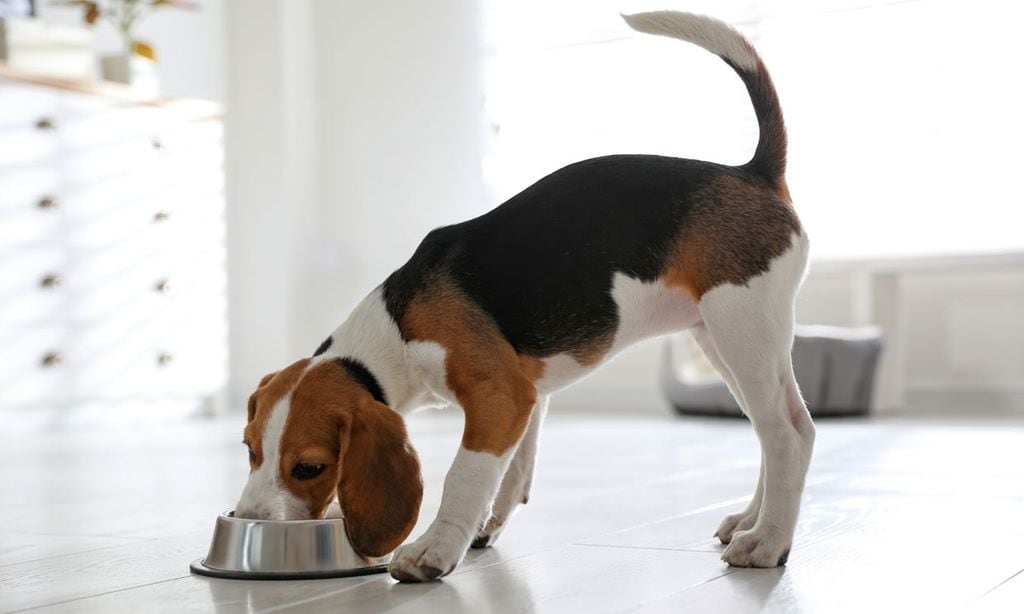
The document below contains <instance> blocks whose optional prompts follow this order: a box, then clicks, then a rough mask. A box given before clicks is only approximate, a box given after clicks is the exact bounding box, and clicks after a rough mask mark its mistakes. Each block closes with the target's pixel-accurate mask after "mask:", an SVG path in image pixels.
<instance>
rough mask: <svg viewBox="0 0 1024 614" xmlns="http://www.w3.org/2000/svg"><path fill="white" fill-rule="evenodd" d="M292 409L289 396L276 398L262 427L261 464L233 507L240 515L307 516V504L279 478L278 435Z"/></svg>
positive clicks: (284, 517)
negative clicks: (276, 400) (277, 399)
mask: <svg viewBox="0 0 1024 614" xmlns="http://www.w3.org/2000/svg"><path fill="white" fill-rule="evenodd" d="M290 408H291V395H287V396H285V397H284V398H282V399H281V400H279V401H278V402H277V403H276V404H275V405H274V407H273V408H272V409H271V411H270V417H269V418H268V419H267V423H266V426H264V427H263V433H262V435H261V438H262V444H263V445H262V449H263V463H261V464H260V466H259V467H257V468H256V471H253V472H252V473H251V474H250V475H249V481H248V482H246V484H245V488H244V489H243V490H242V496H241V498H240V499H239V500H238V505H236V506H235V515H236V516H238V517H240V518H257V519H261V520H302V519H307V518H309V517H310V510H309V505H308V504H307V503H306V502H305V501H302V500H301V499H299V498H298V497H296V496H295V495H293V494H292V493H291V492H290V491H289V490H288V489H287V488H286V487H285V485H284V482H283V481H282V480H281V474H280V471H281V436H282V435H283V434H284V425H285V422H286V421H287V420H288V412H289V410H290Z"/></svg>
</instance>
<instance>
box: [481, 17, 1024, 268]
mask: <svg viewBox="0 0 1024 614" xmlns="http://www.w3.org/2000/svg"><path fill="white" fill-rule="evenodd" d="M681 4H682V3H681ZM1021 6H1022V5H1020V4H1019V3H1016V2H1005V1H999V0H973V1H971V2H966V1H959V2H953V1H943V0H916V1H915V0H910V1H888V2H883V1H876V2H871V1H863V2H857V1H855V0H828V1H821V0H819V1H814V2H812V1H810V0H803V1H783V0H764V1H760V2H758V1H747V2H742V1H735V0H732V1H730V0H724V1H723V0H719V1H718V2H686V3H685V6H682V5H680V6H679V7H678V8H681V9H684V10H695V11H703V12H705V13H708V14H712V15H715V16H718V17H720V18H723V19H725V20H726V21H729V22H730V23H733V24H737V25H738V26H739V28H740V29H741V30H742V31H743V32H744V33H745V34H746V35H747V36H748V37H750V38H751V39H752V40H753V41H754V43H755V45H756V46H757V48H758V49H759V51H760V52H761V53H762V55H763V57H764V58H765V61H766V63H767V64H768V66H769V68H770V69H771V71H772V74H773V76H774V78H775V82H776V86H777V88H778V90H779V95H780V97H781V99H782V104H783V110H784V112H785V115H786V120H787V124H788V126H789V133H790V165H789V172H788V179H789V184H790V188H791V191H792V193H793V196H794V199H795V202H796V206H797V209H798V211H799V212H800V214H801V217H802V218H803V220H804V223H805V225H806V226H807V228H808V232H809V233H810V236H811V242H812V246H813V250H814V254H815V256H816V257H819V258H849V257H857V258H859V257H876V256H915V255H929V254H966V253H982V252H1007V251H1018V252H1019V251H1024V190H1022V189H1021V187H1020V186H1021V176H1022V175H1024V81H1022V80H1021V78H1020V74H1022V71H1024V68H1022V67H1021V63H1022V61H1024V37H1021V36H1020V35H1019V24H1020V23H1021V21H1022V20H1021V17H1024V8H1021ZM643 8H644V7H643V6H641V5H638V4H625V5H623V4H622V3H609V2H597V1H593V0H587V1H583V0H573V1H560V2H550V3H549V2H540V1H539V0H527V1H520V2H515V3H512V2H498V1H497V0H492V2H491V3H490V5H489V10H488V21H487V37H488V41H489V45H488V49H487V64H486V77H487V83H486V109H487V113H488V116H489V119H490V121H491V122H492V125H493V127H494V128H495V130H494V133H493V138H492V139H491V143H490V147H489V152H488V155H487V157H486V160H485V168H484V172H485V179H486V181H487V182H488V184H489V185H490V186H491V188H492V189H493V191H494V196H495V197H496V199H498V200H503V199H505V198H507V197H509V196H511V195H512V194H514V193H516V192H518V191H519V190H521V189H522V188H524V187H526V186H527V185H529V184H530V183H532V182H533V181H535V180H536V179H538V178H540V177H541V176H543V175H545V174H546V173H548V172H550V171H552V170H554V169H556V168H559V167H560V166H563V165H565V164H568V163H571V162H573V161H576V160H579V159H582V158H587V157H592V156H597V155H604V154H610V153H656V154H664V155H673V156H682V157H691V158H700V159H705V160H712V161H716V162H723V163H727V164H740V163H743V162H745V161H746V160H747V159H749V157H750V155H751V153H752V152H753V148H754V145H755V143H756V140H757V136H756V130H757V126H756V123H755V121H754V116H753V111H752V109H751V108H750V104H749V101H748V99H747V94H746V91H745V90H744V88H743V86H742V84H741V82H740V81H739V79H738V78H737V77H736V76H735V74H733V73H732V71H731V70H729V68H728V67H727V66H725V65H724V64H723V63H722V62H721V61H720V60H718V59H717V58H715V57H714V56H712V55H710V54H708V53H707V52H704V51H703V50H700V49H697V48H695V47H693V46H690V45H685V44H683V43H679V42H677V41H671V40H667V39H661V38H652V37H649V36H644V35H640V34H634V33H632V32H631V31H630V30H628V29H627V28H626V26H625V24H623V23H622V22H621V21H620V20H619V18H618V14H617V13H618V11H619V10H621V11H623V12H630V11H635V10H642V9H643ZM670 8H671V7H670Z"/></svg>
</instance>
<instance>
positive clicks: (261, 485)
mask: <svg viewBox="0 0 1024 614" xmlns="http://www.w3.org/2000/svg"><path fill="white" fill-rule="evenodd" d="M357 366H358V365H357ZM360 375H367V374H365V373H360V372H353V368H352V365H351V363H345V362H344V361H340V360H325V361H322V362H318V363H315V364H314V363H312V362H311V361H310V360H308V359H307V360H300V361H299V362H296V363H295V364H293V365H291V366H289V367H287V368H285V369H282V370H281V371H278V372H276V373H271V374H270V375H267V376H266V377H264V378H263V380H262V381H260V385H259V387H258V388H257V389H256V392H254V393H253V394H252V396H251V397H249V422H248V424H247V425H246V427H245V431H244V435H243V442H244V443H245V444H246V447H247V448H248V450H249V481H248V483H247V484H246V485H245V490H244V491H243V492H242V497H241V499H240V500H239V502H238V505H237V506H236V508H235V515H236V516H239V517H241V518H259V519H265V520H303V519H310V518H320V517H322V516H323V514H324V511H325V510H326V509H327V506H328V504H329V503H330V502H331V501H332V500H333V499H334V497H335V496H337V498H338V503H339V504H340V505H341V510H342V513H343V514H344V516H345V528H346V530H347V532H348V537H349V541H351V543H352V546H353V547H354V548H355V549H356V551H358V552H359V553H360V554H363V555H365V556H383V555H385V554H387V553H389V552H391V551H392V550H394V549H395V548H397V547H398V546H399V545H400V544H401V543H402V541H403V540H404V539H405V538H406V537H407V536H408V535H409V532H410V531H412V528H413V525H414V524H415V523H416V518H417V516H418V514H419V507H420V501H421V499H422V497H423V481H422V479H421V477H420V464H419V459H418V458H417V456H416V452H415V451H414V450H413V448H412V445H411V444H410V443H409V438H408V435H407V434H406V431H405V424H404V422H403V420H402V417H401V416H399V415H398V413H397V412H395V411H394V410H392V409H391V408H390V407H388V406H387V405H385V404H384V403H382V402H381V401H382V400H383V399H380V400H378V399H379V398H380V397H381V394H380V392H379V388H376V386H375V385H374V384H373V383H372V382H371V385H370V386H369V388H368V387H367V383H368V382H367V381H366V377H360ZM369 377H370V378H371V379H372V376H369ZM371 388H372V389H374V390H373V392H371V390H370V389H371ZM374 394H376V395H377V397H378V398H374Z"/></svg>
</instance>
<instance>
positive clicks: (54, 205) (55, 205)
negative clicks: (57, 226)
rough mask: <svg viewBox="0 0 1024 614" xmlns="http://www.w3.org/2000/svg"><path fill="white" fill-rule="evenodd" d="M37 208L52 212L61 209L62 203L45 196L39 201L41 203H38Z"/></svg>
mask: <svg viewBox="0 0 1024 614" xmlns="http://www.w3.org/2000/svg"><path fill="white" fill-rule="evenodd" d="M36 206H37V207H39V208H40V209H46V210H48V211H52V210H54V209H60V202H59V201H58V200H57V199H56V198H55V197H53V196H44V197H42V198H40V199H39V202H38V203H36Z"/></svg>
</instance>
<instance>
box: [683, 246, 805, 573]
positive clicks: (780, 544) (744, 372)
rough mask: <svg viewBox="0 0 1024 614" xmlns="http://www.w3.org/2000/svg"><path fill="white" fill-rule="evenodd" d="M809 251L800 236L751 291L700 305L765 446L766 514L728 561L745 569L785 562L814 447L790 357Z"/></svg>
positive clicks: (728, 287) (741, 289)
mask: <svg viewBox="0 0 1024 614" xmlns="http://www.w3.org/2000/svg"><path fill="white" fill-rule="evenodd" d="M804 248H805V244H804V242H803V239H802V237H799V238H797V240H795V241H794V245H793V247H792V248H791V249H790V250H788V251H787V252H786V253H785V254H783V255H782V256H780V257H779V258H777V259H775V260H774V261H773V262H772V265H771V267H770V269H769V270H768V271H767V272H765V273H763V274H761V275H758V276H756V277H754V278H753V279H750V280H748V282H747V284H746V285H744V286H738V285H734V284H725V285H722V286H718V287H716V288H714V289H712V290H709V291H708V292H706V293H705V294H704V295H703V296H702V297H701V301H700V303H699V305H698V309H699V310H700V312H701V316H702V318H703V320H704V325H705V326H706V327H707V333H708V335H709V336H710V337H711V339H712V340H713V343H714V348H715V350H717V355H718V359H719V360H720V361H721V362H722V363H723V365H724V367H725V370H726V371H727V372H728V373H731V375H732V378H733V385H734V386H735V391H734V392H736V393H738V395H737V396H738V400H739V402H740V404H741V405H742V406H743V408H744V409H745V410H746V412H747V415H748V416H749V417H750V421H751V422H752V423H753V425H754V431H755V432H756V433H757V437H758V440H759V441H760V443H761V458H762V473H763V475H762V479H761V491H762V498H763V500H762V502H761V505H760V512H759V513H758V514H757V517H756V520H755V521H754V523H753V525H752V526H751V527H750V528H749V529H748V530H745V531H735V532H734V533H733V534H732V535H731V536H730V543H729V547H728V548H726V550H725V552H724V553H723V555H722V559H723V560H725V561H726V562H728V563H729V564H730V565H735V566H739V567H774V566H776V565H780V564H783V563H785V561H786V558H787V556H788V555H789V549H790V547H791V545H792V541H793V532H794V529H795V527H796V520H797V515H798V512H799V507H800V497H801V494H802V492H803V486H804V479H805V476H806V474H807V468H808V466H809V464H810V459H811V450H812V448H813V445H814V425H813V423H812V422H811V418H810V415H809V414H808V413H807V408H806V407H805V405H804V403H803V400H802V398H801V397H800V392H799V389H798V387H797V384H796V380H795V378H794V376H793V365H792V358H791V351H792V344H793V328H794V322H793V302H794V299H795V294H796V289H797V287H798V286H799V283H800V280H801V278H802V275H803V270H804V263H805V259H806V255H805V249H804ZM755 495H756V493H755ZM753 503H754V502H752V506H753ZM748 509H749V508H748ZM723 541H724V540H723Z"/></svg>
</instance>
